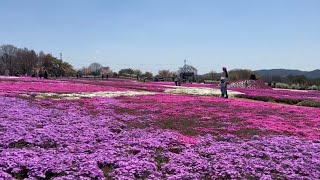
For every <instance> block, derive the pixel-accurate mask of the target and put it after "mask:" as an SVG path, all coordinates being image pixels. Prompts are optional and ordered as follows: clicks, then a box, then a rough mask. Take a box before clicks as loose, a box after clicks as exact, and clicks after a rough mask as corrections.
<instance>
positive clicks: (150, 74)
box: [142, 72, 153, 79]
mask: <svg viewBox="0 0 320 180" xmlns="http://www.w3.org/2000/svg"><path fill="white" fill-rule="evenodd" d="M142 76H144V77H145V78H146V79H152V78H153V74H152V73H151V72H145V73H144V74H142Z"/></svg>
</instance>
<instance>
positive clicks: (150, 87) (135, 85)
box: [74, 79, 169, 92]
mask: <svg viewBox="0 0 320 180" xmlns="http://www.w3.org/2000/svg"><path fill="white" fill-rule="evenodd" d="M74 82H78V83H83V84H90V85H99V86H107V87H113V88H116V89H125V90H138V91H151V92H164V91H165V90H166V89H168V88H169V87H166V86H164V85H163V84H156V83H143V82H137V81H133V80H122V81H119V80H116V79H111V80H108V81H105V80H97V81H92V80H91V81H90V80H74Z"/></svg>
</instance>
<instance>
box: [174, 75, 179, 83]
mask: <svg viewBox="0 0 320 180" xmlns="http://www.w3.org/2000/svg"><path fill="white" fill-rule="evenodd" d="M178 81H179V80H178V76H177V75H176V76H175V77H174V83H175V84H176V86H178Z"/></svg>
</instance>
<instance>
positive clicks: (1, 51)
mask: <svg viewBox="0 0 320 180" xmlns="http://www.w3.org/2000/svg"><path fill="white" fill-rule="evenodd" d="M43 69H46V70H47V72H48V73H49V74H50V75H51V76H54V77H61V76H73V75H75V70H74V68H73V67H72V65H71V64H69V63H67V62H64V61H62V60H59V59H57V58H55V57H53V56H52V55H51V54H46V53H44V52H43V51H40V52H39V53H37V52H35V51H34V50H32V49H28V48H17V47H16V46H13V45H10V44H5V45H2V46H0V74H2V75H3V74H5V72H7V73H8V75H17V74H19V75H27V76H30V75H31V74H32V73H34V72H35V71H38V72H39V71H40V70H43Z"/></svg>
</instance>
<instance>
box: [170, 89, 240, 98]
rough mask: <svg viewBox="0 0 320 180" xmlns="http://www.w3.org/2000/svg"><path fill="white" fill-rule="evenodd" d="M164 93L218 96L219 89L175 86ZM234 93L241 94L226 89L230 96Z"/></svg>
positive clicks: (219, 93)
mask: <svg viewBox="0 0 320 180" xmlns="http://www.w3.org/2000/svg"><path fill="white" fill-rule="evenodd" d="M165 92H166V93H170V94H188V95H198V96H220V95H221V91H220V90H219V89H211V88H194V87H177V88H176V89H167V90H165ZM236 94H243V93H240V92H237V91H231V90H228V95H229V96H230V97H232V96H235V95H236Z"/></svg>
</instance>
